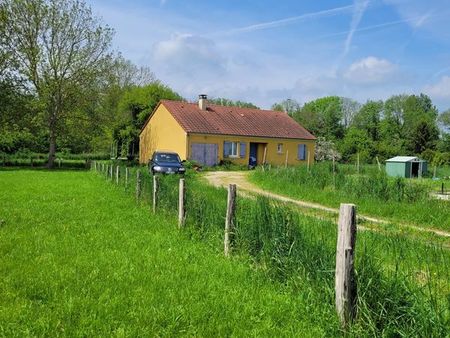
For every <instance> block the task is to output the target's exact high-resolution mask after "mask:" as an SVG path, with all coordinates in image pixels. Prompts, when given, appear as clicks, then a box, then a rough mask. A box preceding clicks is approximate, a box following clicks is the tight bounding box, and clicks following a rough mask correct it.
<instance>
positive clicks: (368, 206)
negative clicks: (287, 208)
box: [249, 163, 450, 231]
mask: <svg viewBox="0 0 450 338" xmlns="http://www.w3.org/2000/svg"><path fill="white" fill-rule="evenodd" d="M330 168H331V165H329V164H327V163H321V164H316V165H315V166H313V167H312V170H311V173H308V172H307V171H306V168H303V167H299V168H288V169H284V168H278V169H272V170H269V171H265V172H264V171H262V170H256V171H253V172H252V173H251V174H250V176H249V177H250V180H251V181H252V182H253V183H255V184H256V185H258V186H261V187H262V188H264V189H267V190H270V191H273V192H276V193H279V194H282V195H286V196H289V197H293V198H296V199H301V200H306V201H311V202H316V203H320V204H323V205H326V206H330V207H334V208H338V207H339V204H340V203H354V204H356V205H357V206H358V211H359V212H361V213H362V214H365V215H371V216H375V217H377V216H378V217H381V218H386V219H388V220H391V221H393V222H399V223H407V224H416V225H419V226H422V227H431V228H436V229H442V230H446V231H450V203H449V202H447V201H438V200H434V199H431V198H429V196H428V194H429V191H431V190H432V189H433V187H434V186H435V185H436V186H437V183H432V182H431V179H422V180H411V181H409V180H404V181H403V183H402V182H400V183H399V186H400V187H399V190H400V191H401V192H402V193H403V195H402V196H399V197H398V198H397V196H396V195H395V194H396V186H397V183H398V182H397V181H395V179H391V178H387V179H384V178H383V177H380V179H378V178H377V176H376V175H377V171H374V168H375V167H373V168H369V172H367V173H362V175H356V174H355V173H353V172H351V171H349V170H348V168H347V167H346V166H342V167H340V168H341V169H340V170H341V171H340V172H339V173H338V174H337V175H336V177H335V178H334V180H335V182H336V183H335V184H336V189H335V188H334V183H333V175H332V173H331V172H330V170H331V169H330ZM439 184H440V183H439ZM377 185H379V186H377ZM447 185H450V184H449V183H447ZM434 188H435V187H434ZM372 191H374V192H373V193H372ZM377 194H379V195H377ZM380 195H386V197H382V196H380Z"/></svg>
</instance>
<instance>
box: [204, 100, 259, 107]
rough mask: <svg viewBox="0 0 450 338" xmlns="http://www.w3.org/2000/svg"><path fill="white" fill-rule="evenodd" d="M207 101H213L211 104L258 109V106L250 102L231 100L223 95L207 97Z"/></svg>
mask: <svg viewBox="0 0 450 338" xmlns="http://www.w3.org/2000/svg"><path fill="white" fill-rule="evenodd" d="M208 101H209V102H211V103H213V104H217V105H220V106H229V107H241V108H254V109H259V107H257V106H255V105H254V104H253V103H251V102H245V101H239V100H237V101H233V100H230V99H226V98H223V97H218V98H210V99H208Z"/></svg>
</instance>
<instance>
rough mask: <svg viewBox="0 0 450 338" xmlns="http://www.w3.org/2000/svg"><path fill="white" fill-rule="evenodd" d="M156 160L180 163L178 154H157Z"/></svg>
mask: <svg viewBox="0 0 450 338" xmlns="http://www.w3.org/2000/svg"><path fill="white" fill-rule="evenodd" d="M155 160H156V162H167V163H180V158H179V157H178V155H177V154H156V156H155Z"/></svg>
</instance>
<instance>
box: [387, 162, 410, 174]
mask: <svg viewBox="0 0 450 338" xmlns="http://www.w3.org/2000/svg"><path fill="white" fill-rule="evenodd" d="M386 173H387V174H388V175H389V176H393V177H409V168H408V166H407V165H406V162H386Z"/></svg>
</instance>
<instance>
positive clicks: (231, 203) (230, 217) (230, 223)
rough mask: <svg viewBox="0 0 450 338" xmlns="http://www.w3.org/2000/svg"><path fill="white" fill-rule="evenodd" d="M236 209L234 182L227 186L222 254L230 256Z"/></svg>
mask: <svg viewBox="0 0 450 338" xmlns="http://www.w3.org/2000/svg"><path fill="white" fill-rule="evenodd" d="M235 211H236V184H230V185H229V186H228V198H227V215H226V218H225V239H224V254H225V256H226V257H229V256H230V252H231V247H232V245H233V239H234V238H233V237H234V236H233V235H234V214H235Z"/></svg>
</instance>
